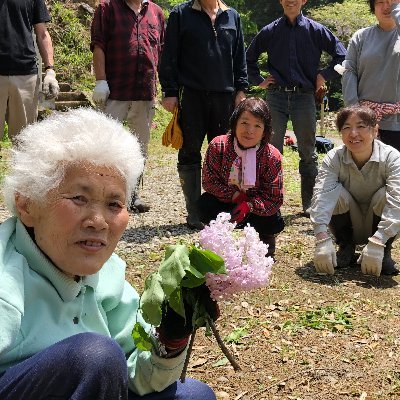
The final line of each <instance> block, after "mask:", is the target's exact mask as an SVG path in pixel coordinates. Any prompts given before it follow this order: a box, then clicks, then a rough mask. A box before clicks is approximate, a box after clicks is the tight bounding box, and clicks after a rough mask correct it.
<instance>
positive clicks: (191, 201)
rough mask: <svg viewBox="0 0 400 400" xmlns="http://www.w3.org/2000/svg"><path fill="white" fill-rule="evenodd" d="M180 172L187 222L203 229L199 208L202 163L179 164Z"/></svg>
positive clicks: (193, 226) (192, 226) (193, 227)
mask: <svg viewBox="0 0 400 400" xmlns="http://www.w3.org/2000/svg"><path fill="white" fill-rule="evenodd" d="M178 174H179V179H180V182H181V187H182V191H183V195H184V196H185V202H186V211H187V213H188V215H187V217H186V223H187V225H188V226H189V228H191V229H197V230H200V229H203V228H204V224H203V223H202V222H201V221H200V219H199V213H198V209H197V201H198V200H199V198H200V194H201V168H200V165H197V164H195V165H178Z"/></svg>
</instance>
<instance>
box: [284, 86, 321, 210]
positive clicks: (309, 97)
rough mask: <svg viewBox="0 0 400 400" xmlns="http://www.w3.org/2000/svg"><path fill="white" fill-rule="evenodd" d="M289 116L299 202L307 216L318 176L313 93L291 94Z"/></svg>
mask: <svg viewBox="0 0 400 400" xmlns="http://www.w3.org/2000/svg"><path fill="white" fill-rule="evenodd" d="M290 116H291V119H292V122H293V130H294V134H295V135H296V138H297V147H298V151H299V157H300V163H299V173H300V176H301V201H302V205H303V211H304V212H305V213H307V214H308V211H307V210H308V209H309V208H310V206H311V198H312V194H313V190H314V185H315V178H316V177H317V174H318V156H317V154H316V152H315V134H316V129H317V125H316V124H317V118H316V114H315V99H314V93H313V92H312V93H292V94H291V95H290Z"/></svg>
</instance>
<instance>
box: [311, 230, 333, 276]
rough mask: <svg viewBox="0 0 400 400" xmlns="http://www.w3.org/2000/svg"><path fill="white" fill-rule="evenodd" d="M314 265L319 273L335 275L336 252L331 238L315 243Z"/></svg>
mask: <svg viewBox="0 0 400 400" xmlns="http://www.w3.org/2000/svg"><path fill="white" fill-rule="evenodd" d="M314 265H315V269H316V270H317V272H320V273H325V274H329V275H333V274H334V273H335V268H336V250H335V246H334V245H333V242H332V239H331V238H330V237H327V238H324V239H321V240H318V241H317V242H316V243H315V251H314Z"/></svg>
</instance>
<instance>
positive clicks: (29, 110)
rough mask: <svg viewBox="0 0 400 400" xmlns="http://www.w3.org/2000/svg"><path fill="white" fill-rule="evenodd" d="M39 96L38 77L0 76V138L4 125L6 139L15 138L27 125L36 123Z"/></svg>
mask: <svg viewBox="0 0 400 400" xmlns="http://www.w3.org/2000/svg"><path fill="white" fill-rule="evenodd" d="M38 96H39V75H37V74H35V75H13V76H3V75H1V76H0V138H1V139H2V138H3V135H4V123H5V121H7V124H8V137H9V138H10V139H11V140H14V138H15V136H16V135H18V134H19V132H20V131H21V130H22V129H23V128H25V126H27V125H28V124H31V123H33V122H35V121H36V118H37V105H38Z"/></svg>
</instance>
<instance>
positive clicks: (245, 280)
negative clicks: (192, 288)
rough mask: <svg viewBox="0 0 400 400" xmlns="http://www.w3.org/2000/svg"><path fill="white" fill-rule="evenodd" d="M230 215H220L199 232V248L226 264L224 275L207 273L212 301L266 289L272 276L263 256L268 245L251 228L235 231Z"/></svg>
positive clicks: (268, 261) (269, 264)
mask: <svg viewBox="0 0 400 400" xmlns="http://www.w3.org/2000/svg"><path fill="white" fill-rule="evenodd" d="M230 218H231V216H230V214H228V213H220V214H218V216H217V218H216V220H214V221H211V222H210V224H209V225H208V226H206V227H205V228H204V229H203V230H202V231H201V232H200V245H201V247H202V248H203V249H207V250H211V251H213V252H214V253H216V254H218V255H219V256H220V257H222V258H223V259H224V261H225V267H226V270H227V274H226V275H223V274H220V275H218V274H211V273H209V274H207V275H206V285H207V286H208V287H209V289H210V291H211V297H212V298H213V299H214V300H223V299H227V298H229V297H231V296H232V295H233V294H234V293H238V292H242V291H249V290H252V289H255V288H259V287H262V286H266V285H267V284H268V281H269V277H270V274H271V269H272V264H273V263H274V261H273V259H272V258H271V257H266V254H267V252H268V245H266V244H265V243H263V242H262V241H261V240H260V238H259V236H258V233H257V232H256V231H255V229H254V228H252V227H251V226H250V225H247V226H246V227H244V229H243V230H237V231H234V229H235V226H236V224H234V223H231V222H230Z"/></svg>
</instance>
